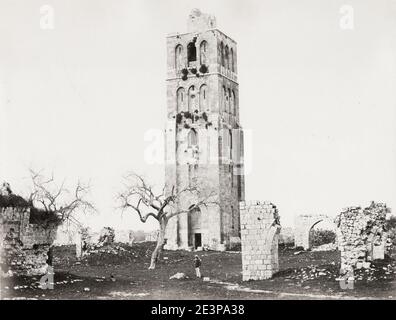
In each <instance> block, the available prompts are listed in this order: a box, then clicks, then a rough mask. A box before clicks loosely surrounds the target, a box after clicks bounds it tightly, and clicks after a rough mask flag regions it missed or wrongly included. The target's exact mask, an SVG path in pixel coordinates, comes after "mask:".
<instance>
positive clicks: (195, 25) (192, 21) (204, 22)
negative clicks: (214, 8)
mask: <svg viewBox="0 0 396 320" xmlns="http://www.w3.org/2000/svg"><path fill="white" fill-rule="evenodd" d="M215 28H216V17H215V16H214V15H211V14H207V13H203V12H201V10H199V9H193V10H192V11H191V13H190V14H189V16H188V20H187V30H188V32H197V31H205V30H209V29H215Z"/></svg>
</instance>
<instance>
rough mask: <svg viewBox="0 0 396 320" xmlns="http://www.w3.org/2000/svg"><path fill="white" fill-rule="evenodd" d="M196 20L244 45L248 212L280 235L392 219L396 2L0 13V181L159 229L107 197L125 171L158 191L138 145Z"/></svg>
mask: <svg viewBox="0 0 396 320" xmlns="http://www.w3.org/2000/svg"><path fill="white" fill-rule="evenodd" d="M43 5H50V6H52V7H53V9H54V28H53V29H50V30H46V29H45V30H43V29H42V28H40V19H42V16H43V14H42V13H40V8H41V7H42V6H43ZM343 5H350V6H352V8H353V9H354V28H353V29H352V30H350V29H348V30H345V29H342V28H341V27H340V19H341V17H342V16H343V14H342V13H340V8H341V7H342V6H343ZM195 7H198V8H200V9H201V10H202V11H204V12H207V13H211V14H214V15H215V16H216V17H217V24H218V28H219V29H220V30H222V31H223V32H224V33H225V34H227V35H229V36H230V37H231V38H233V39H235V40H236V41H237V43H238V48H237V50H238V72H239V75H238V79H239V84H240V90H239V91H240V110H241V123H242V126H243V127H244V128H245V129H246V130H247V131H249V132H251V134H250V135H249V134H247V138H249V136H250V137H252V140H250V139H248V140H249V141H246V148H247V150H246V155H247V157H248V161H249V163H251V166H250V170H249V172H248V174H247V175H246V198H247V199H261V200H269V201H272V202H273V203H274V204H276V205H277V206H278V208H279V210H280V215H281V222H282V224H283V225H292V224H293V220H294V216H295V215H297V214H302V213H304V214H305V213H313V214H314V213H318V214H328V215H335V214H336V213H338V212H339V211H340V210H341V209H342V208H343V207H345V206H350V205H362V206H365V205H368V204H369V202H370V201H371V200H376V201H382V202H386V203H387V204H389V205H390V206H391V207H393V208H395V207H396V166H395V164H396V0H379V1H377V0H376V1H374V0H365V1H362V0H354V1H348V2H345V1H338V0H305V1H304V0H303V1H282V0H281V1H280V0H271V1H269V0H267V1H263V0H256V1H252V0H244V1H231V0H223V1H214V0H210V1H209V0H208V1H205V0H200V1H186V0H183V1H181V0H179V1H170V0H161V1H159V0H158V1H154V0H144V1H143V0H142V1H137V0H136V1H135V0H117V1H114V0H83V1H82V0H68V1H60V0H59V1H53V0H46V1H38V0H29V1H25V0H0V105H1V108H0V121H1V123H0V125H1V127H0V139H1V140H0V180H2V179H4V180H6V181H8V182H10V183H11V185H12V186H13V189H15V191H16V192H26V183H27V181H28V180H27V179H26V178H27V176H28V168H29V167H35V168H37V169H40V168H46V169H48V170H49V171H54V173H55V174H56V176H57V177H58V178H60V179H61V178H63V177H67V178H68V181H70V182H73V181H75V179H76V178H78V177H79V178H81V179H83V180H89V179H91V184H92V187H93V190H92V192H93V193H92V195H93V198H94V200H95V203H96V205H97V207H98V209H99V211H100V212H99V213H98V215H96V216H93V217H90V218H89V219H88V220H89V222H90V223H91V224H92V226H94V227H97V228H98V227H102V226H105V225H109V226H114V227H117V228H125V229H128V228H135V229H140V228H152V227H154V226H155V224H154V223H150V224H149V225H147V226H143V225H141V224H140V223H138V222H137V219H136V218H135V217H134V216H132V215H131V214H130V215H127V214H124V216H123V217H122V218H121V215H120V212H119V211H117V210H115V209H114V207H115V206H116V203H115V194H116V192H117V191H118V190H120V188H121V176H122V174H123V173H125V172H127V171H129V170H135V171H137V172H139V173H142V174H145V175H146V176H147V177H149V178H150V179H151V181H152V182H153V183H157V184H162V183H163V180H164V179H163V178H164V177H163V176H164V173H163V167H162V165H159V164H156V165H151V164H148V163H147V161H146V160H145V157H144V154H145V150H147V147H148V146H149V145H150V141H145V139H144V137H145V134H146V133H147V132H148V131H149V130H151V129H156V130H162V129H163V128H164V124H165V110H166V90H165V77H166V47H165V44H166V42H165V41H166V39H165V37H166V34H167V33H171V32H176V31H179V32H185V31H186V19H187V16H188V14H189V13H190V11H191V9H192V8H195Z"/></svg>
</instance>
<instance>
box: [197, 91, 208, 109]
mask: <svg viewBox="0 0 396 320" xmlns="http://www.w3.org/2000/svg"><path fill="white" fill-rule="evenodd" d="M208 101H209V100H208V86H207V85H206V84H203V85H202V86H201V88H200V89H199V110H200V111H201V112H203V111H206V110H207V109H208Z"/></svg>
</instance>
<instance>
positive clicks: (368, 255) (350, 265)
mask: <svg viewBox="0 0 396 320" xmlns="http://www.w3.org/2000/svg"><path fill="white" fill-rule="evenodd" d="M389 212H390V210H389V208H387V206H386V205H385V204H382V203H375V202H372V203H371V205H370V206H369V207H367V208H365V209H362V208H361V207H349V208H346V209H344V210H343V211H342V212H341V213H340V214H339V215H338V216H337V217H336V219H335V223H336V225H337V228H338V229H337V236H338V245H339V250H340V251H341V268H340V274H341V275H348V276H353V274H354V270H355V269H361V268H365V269H368V268H370V265H371V262H372V261H373V260H376V259H384V253H385V243H386V242H387V233H386V230H385V229H386V228H385V225H386V215H387V213H389Z"/></svg>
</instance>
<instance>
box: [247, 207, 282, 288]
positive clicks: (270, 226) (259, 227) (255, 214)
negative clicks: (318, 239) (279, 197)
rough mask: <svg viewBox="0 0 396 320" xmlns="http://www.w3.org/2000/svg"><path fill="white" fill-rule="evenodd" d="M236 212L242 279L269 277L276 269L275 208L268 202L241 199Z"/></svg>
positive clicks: (276, 232)
mask: <svg viewBox="0 0 396 320" xmlns="http://www.w3.org/2000/svg"><path fill="white" fill-rule="evenodd" d="M240 212H241V243H242V268H243V272H242V278H243V281H247V280H263V279H269V278H271V277H272V275H273V274H274V273H275V272H277V271H278V270H279V259H278V237H279V232H280V229H281V226H280V222H279V215H278V209H277V208H276V207H275V205H273V204H272V203H270V202H260V201H247V202H244V201H243V202H241V203H240Z"/></svg>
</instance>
